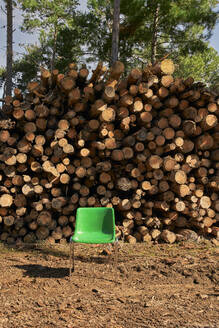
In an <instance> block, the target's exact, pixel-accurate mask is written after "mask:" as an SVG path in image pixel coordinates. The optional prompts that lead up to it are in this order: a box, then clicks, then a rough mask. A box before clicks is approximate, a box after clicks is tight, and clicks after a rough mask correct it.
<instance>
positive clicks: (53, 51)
mask: <svg viewBox="0 0 219 328" xmlns="http://www.w3.org/2000/svg"><path fill="white" fill-rule="evenodd" d="M57 35H58V29H57V25H55V26H54V35H53V48H52V58H51V64H50V66H51V72H52V71H53V69H54V63H55V58H56V48H57Z"/></svg>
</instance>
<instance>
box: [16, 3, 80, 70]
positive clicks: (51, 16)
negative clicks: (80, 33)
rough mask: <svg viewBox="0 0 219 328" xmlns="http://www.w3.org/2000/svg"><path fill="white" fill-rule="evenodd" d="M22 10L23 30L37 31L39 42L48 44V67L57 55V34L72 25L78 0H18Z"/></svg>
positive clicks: (52, 65)
mask: <svg viewBox="0 0 219 328" xmlns="http://www.w3.org/2000/svg"><path fill="white" fill-rule="evenodd" d="M18 1H19V3H20V6H21V9H22V10H23V12H24V24H23V28H22V29H23V31H26V32H33V31H38V32H39V35H40V41H41V43H47V44H49V45H50V54H49V57H50V69H51V70H52V69H53V68H54V65H55V61H56V57H57V42H58V34H59V33H60V32H61V31H62V30H64V29H66V28H68V29H71V27H72V26H73V25H74V19H75V16H76V7H77V5H78V0H18Z"/></svg>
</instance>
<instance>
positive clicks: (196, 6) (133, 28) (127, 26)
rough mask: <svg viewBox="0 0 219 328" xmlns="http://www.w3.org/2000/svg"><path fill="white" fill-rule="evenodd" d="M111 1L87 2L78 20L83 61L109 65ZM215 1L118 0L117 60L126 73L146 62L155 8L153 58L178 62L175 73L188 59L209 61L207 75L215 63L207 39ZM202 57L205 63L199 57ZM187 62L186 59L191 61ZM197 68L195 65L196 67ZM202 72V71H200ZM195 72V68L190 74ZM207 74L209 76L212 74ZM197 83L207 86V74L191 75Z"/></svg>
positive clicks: (210, 29) (213, 20) (149, 57)
mask: <svg viewBox="0 0 219 328" xmlns="http://www.w3.org/2000/svg"><path fill="white" fill-rule="evenodd" d="M112 2H113V1H110V0H88V9H89V11H88V13H86V14H84V15H82V25H83V28H84V31H85V39H86V46H87V49H88V52H89V53H90V54H95V55H90V57H89V58H88V60H91V61H92V60H95V59H96V61H97V58H98V59H99V60H103V61H105V62H109V58H110V50H111V34H112V29H111V27H112V17H113V16H112ZM216 5H217V0H186V1H185V0H154V1H146V0H132V1H127V0H121V15H120V16H121V19H120V45H119V49H120V60H122V61H123V62H124V63H125V65H126V68H129V67H130V66H133V65H136V66H141V65H143V64H146V63H147V62H150V60H151V52H152V35H153V33H154V30H153V29H154V26H153V20H154V15H155V11H156V8H157V6H159V16H158V25H157V59H159V58H162V57H163V56H165V55H166V54H167V53H169V54H170V57H171V58H174V59H176V60H177V61H179V60H178V59H179V58H180V60H182V65H181V66H180V71H181V73H183V69H185V72H184V73H185V74H183V75H186V73H187V71H186V70H188V69H189V66H188V65H190V64H189V59H188V58H193V57H192V56H193V55H194V56H195V57H196V56H197V58H198V57H200V58H202V60H203V62H205V63H207V62H206V61H208V60H209V61H210V62H209V70H210V69H211V68H212V67H213V66H215V65H216V64H217V61H215V58H214V56H212V50H211V49H209V48H208V43H207V40H208V39H209V38H210V36H211V33H212V30H213V28H214V26H215V24H216V20H217V13H216V12H215V8H216ZM203 57H204V58H203ZM190 62H191V59H190ZM196 68H197V65H196ZM200 70H201V69H200ZM195 71H196V73H197V69H196V70H195ZM212 75H214V73H213V71H212ZM195 76H196V78H197V79H201V80H204V81H205V82H207V83H210V79H209V76H210V75H209V74H208V73H206V74H205V75H203V74H202V75H200V74H196V75H195Z"/></svg>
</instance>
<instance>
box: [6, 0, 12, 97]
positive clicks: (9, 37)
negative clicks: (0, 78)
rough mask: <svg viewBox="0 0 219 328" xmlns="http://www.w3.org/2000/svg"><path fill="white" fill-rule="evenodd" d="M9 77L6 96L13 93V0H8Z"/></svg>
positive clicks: (7, 69)
mask: <svg viewBox="0 0 219 328" xmlns="http://www.w3.org/2000/svg"><path fill="white" fill-rule="evenodd" d="M6 8H7V68H6V71H7V78H6V96H11V93H12V61H13V52H12V43H13V40H12V37H13V21H12V19H13V8H12V0H7V5H6Z"/></svg>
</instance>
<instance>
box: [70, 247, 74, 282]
mask: <svg viewBox="0 0 219 328" xmlns="http://www.w3.org/2000/svg"><path fill="white" fill-rule="evenodd" d="M74 269H75V254H74V242H70V267H69V277H70V278H71V274H72V271H74Z"/></svg>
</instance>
